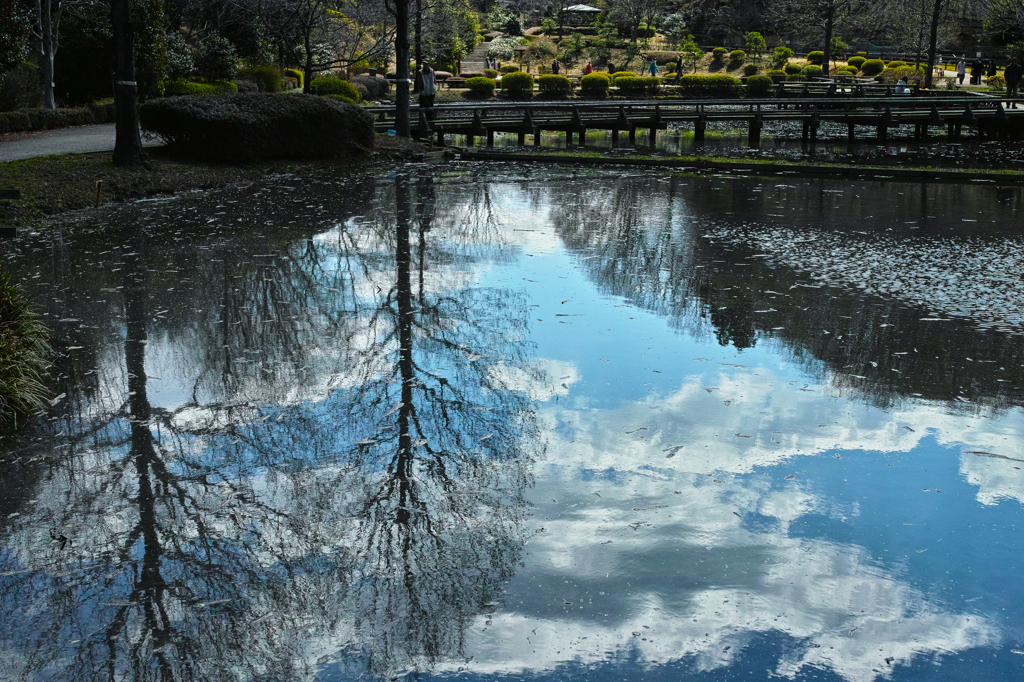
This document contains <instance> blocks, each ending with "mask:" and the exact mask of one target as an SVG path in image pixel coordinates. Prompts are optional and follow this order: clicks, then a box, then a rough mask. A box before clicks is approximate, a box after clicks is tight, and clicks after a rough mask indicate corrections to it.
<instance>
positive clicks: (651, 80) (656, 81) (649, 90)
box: [640, 76, 661, 95]
mask: <svg viewBox="0 0 1024 682" xmlns="http://www.w3.org/2000/svg"><path fill="white" fill-rule="evenodd" d="M640 80H642V81H643V82H644V92H645V93H646V94H648V95H657V94H658V92H660V91H661V79H660V78H658V77H657V76H648V77H647V78H641V79H640Z"/></svg>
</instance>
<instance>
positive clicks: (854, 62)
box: [846, 57, 867, 71]
mask: <svg viewBox="0 0 1024 682" xmlns="http://www.w3.org/2000/svg"><path fill="white" fill-rule="evenodd" d="M866 61H867V59H865V58H864V57H850V58H849V59H847V60H846V63H847V64H848V65H849V66H852V67H853V68H855V69H857V70H858V71H860V67H861V65H862V64H864V62H866Z"/></svg>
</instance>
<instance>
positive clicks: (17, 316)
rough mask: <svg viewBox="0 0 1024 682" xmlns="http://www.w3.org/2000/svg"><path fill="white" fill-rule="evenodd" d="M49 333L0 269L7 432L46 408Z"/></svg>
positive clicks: (0, 397) (0, 378) (0, 414)
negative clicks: (45, 380) (45, 375)
mask: <svg viewBox="0 0 1024 682" xmlns="http://www.w3.org/2000/svg"><path fill="white" fill-rule="evenodd" d="M49 335H50V334H49V330H47V328H46V327H45V326H43V323H42V321H41V320H40V317H39V315H38V314H36V313H35V312H33V311H32V309H31V306H30V305H29V302H28V299H26V298H25V296H24V295H23V294H22V293H21V291H19V289H18V287H17V286H16V285H15V284H14V282H13V281H12V279H11V277H10V275H8V274H6V273H3V272H0V427H2V429H3V430H4V431H8V430H10V429H12V428H13V427H14V426H15V425H18V424H25V423H26V421H27V419H26V417H27V416H28V415H29V414H31V413H33V412H36V411H38V410H40V409H42V408H43V407H45V399H46V394H47V391H46V384H45V383H44V382H43V377H44V374H45V372H46V369H47V368H48V367H49V363H48V362H47V356H48V355H49V354H50V345H49V343H48V339H49ZM0 440H2V436H0Z"/></svg>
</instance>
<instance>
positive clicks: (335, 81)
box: [309, 76, 359, 104]
mask: <svg viewBox="0 0 1024 682" xmlns="http://www.w3.org/2000/svg"><path fill="white" fill-rule="evenodd" d="M309 85H310V87H312V88H314V89H315V90H316V94H318V95H339V96H340V97H342V98H343V99H345V100H346V101H348V102H351V103H352V104H358V103H359V92H358V91H356V89H355V88H354V87H352V84H351V83H349V82H348V81H343V80H341V79H340V78H333V77H331V76H321V77H320V78H314V79H313V82H311V83H310V84H309Z"/></svg>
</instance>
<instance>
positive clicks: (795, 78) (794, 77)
mask: <svg viewBox="0 0 1024 682" xmlns="http://www.w3.org/2000/svg"><path fill="white" fill-rule="evenodd" d="M786 80H787V81H789V82H791V83H800V82H803V81H805V80H807V77H806V76H805V75H803V74H802V73H791V74H789V75H788V76H786Z"/></svg>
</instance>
